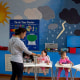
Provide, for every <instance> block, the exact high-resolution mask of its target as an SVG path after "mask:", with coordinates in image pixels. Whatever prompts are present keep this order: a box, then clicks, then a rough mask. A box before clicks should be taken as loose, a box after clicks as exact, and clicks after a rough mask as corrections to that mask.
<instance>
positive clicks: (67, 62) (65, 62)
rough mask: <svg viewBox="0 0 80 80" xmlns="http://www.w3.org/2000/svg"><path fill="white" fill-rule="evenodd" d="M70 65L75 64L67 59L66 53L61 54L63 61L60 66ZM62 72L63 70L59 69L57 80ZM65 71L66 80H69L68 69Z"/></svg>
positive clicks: (61, 60)
mask: <svg viewBox="0 0 80 80" xmlns="http://www.w3.org/2000/svg"><path fill="white" fill-rule="evenodd" d="M69 63H70V64H72V65H73V63H72V62H71V61H70V60H69V59H68V58H67V56H66V52H65V51H63V52H61V59H60V61H59V64H60V65H63V64H69ZM62 70H63V68H59V71H58V76H57V80H59V77H60V74H61V71H62ZM64 70H65V75H66V80H68V68H64Z"/></svg>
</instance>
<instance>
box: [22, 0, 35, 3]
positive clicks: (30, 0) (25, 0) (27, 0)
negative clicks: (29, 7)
mask: <svg viewBox="0 0 80 80" xmlns="http://www.w3.org/2000/svg"><path fill="white" fill-rule="evenodd" d="M22 1H24V2H25V3H32V2H34V1H36V0H22Z"/></svg>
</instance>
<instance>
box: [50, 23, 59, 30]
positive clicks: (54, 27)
mask: <svg viewBox="0 0 80 80" xmlns="http://www.w3.org/2000/svg"><path fill="white" fill-rule="evenodd" d="M56 28H58V24H50V25H49V26H48V29H51V30H54V29H56Z"/></svg>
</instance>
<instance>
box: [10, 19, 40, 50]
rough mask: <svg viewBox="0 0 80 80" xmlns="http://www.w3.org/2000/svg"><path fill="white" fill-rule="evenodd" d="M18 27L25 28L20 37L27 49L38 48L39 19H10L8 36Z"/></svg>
mask: <svg viewBox="0 0 80 80" xmlns="http://www.w3.org/2000/svg"><path fill="white" fill-rule="evenodd" d="M19 27H22V28H25V29H26V30H27V34H26V37H25V38H24V39H22V41H23V42H24V43H25V45H26V46H27V47H28V49H29V50H39V20H10V38H11V37H12V35H14V33H15V29H18V28H19Z"/></svg>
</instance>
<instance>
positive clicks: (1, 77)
mask: <svg viewBox="0 0 80 80" xmlns="http://www.w3.org/2000/svg"><path fill="white" fill-rule="evenodd" d="M10 77H11V75H0V80H10ZM16 80H17V78H16ZM23 80H35V79H34V77H33V76H31V77H30V76H23ZM38 80H52V79H51V78H50V77H38ZM55 80H57V79H55ZM59 80H66V78H60V79H59ZM68 80H71V79H70V78H69V79H68ZM74 80H80V78H75V79H74Z"/></svg>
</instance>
